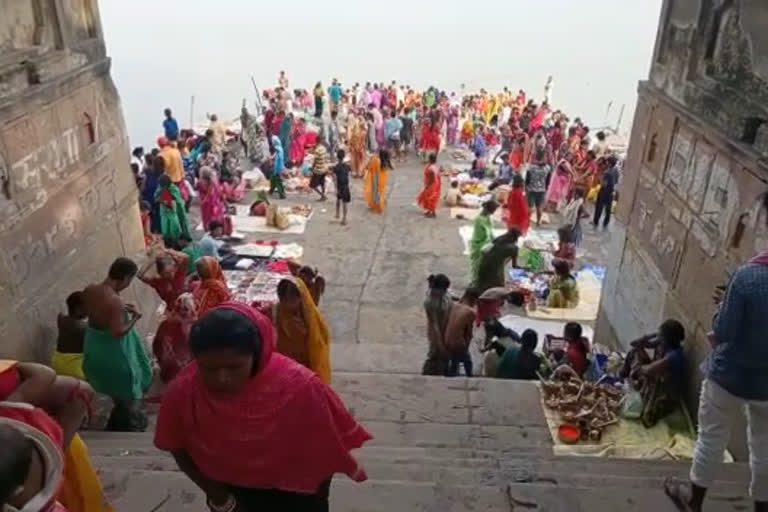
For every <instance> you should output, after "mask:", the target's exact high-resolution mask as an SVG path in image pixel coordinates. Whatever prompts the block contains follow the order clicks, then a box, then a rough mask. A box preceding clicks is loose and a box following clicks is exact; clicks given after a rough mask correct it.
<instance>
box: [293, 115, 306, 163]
mask: <svg viewBox="0 0 768 512" xmlns="http://www.w3.org/2000/svg"><path fill="white" fill-rule="evenodd" d="M306 143H307V128H306V124H305V123H304V119H302V118H301V117H299V118H298V119H297V121H296V123H295V124H294V125H293V136H292V137H291V158H290V160H291V162H293V165H295V166H297V167H300V166H301V164H302V163H303V162H304V156H305V155H306V150H305V146H306Z"/></svg>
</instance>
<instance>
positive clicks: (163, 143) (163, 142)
mask: <svg viewBox="0 0 768 512" xmlns="http://www.w3.org/2000/svg"><path fill="white" fill-rule="evenodd" d="M167 145H168V139H167V138H166V137H158V138H157V147H159V148H160V149H163V148H164V147H165V146H167Z"/></svg>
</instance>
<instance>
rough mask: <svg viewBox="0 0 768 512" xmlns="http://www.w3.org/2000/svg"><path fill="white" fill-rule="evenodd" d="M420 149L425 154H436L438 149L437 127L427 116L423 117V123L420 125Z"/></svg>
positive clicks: (438, 136)
mask: <svg viewBox="0 0 768 512" xmlns="http://www.w3.org/2000/svg"><path fill="white" fill-rule="evenodd" d="M421 150H422V151H423V152H424V154H425V155H427V154H429V153H435V154H437V152H438V151H440V132H439V128H437V127H436V126H434V125H433V124H432V121H431V120H430V118H429V116H427V117H426V118H425V119H424V124H423V125H422V127H421Z"/></svg>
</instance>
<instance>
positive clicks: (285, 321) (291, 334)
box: [274, 279, 331, 384]
mask: <svg viewBox="0 0 768 512" xmlns="http://www.w3.org/2000/svg"><path fill="white" fill-rule="evenodd" d="M293 282H294V284H295V285H296V288H298V289H299V294H300V295H301V314H302V316H303V320H304V321H303V325H297V322H296V318H295V316H294V315H292V314H291V313H290V312H287V311H285V310H281V308H280V305H279V304H278V305H277V309H276V313H275V315H274V316H275V318H274V320H275V327H276V328H277V336H278V340H277V346H278V351H279V352H280V353H282V354H285V355H289V354H292V353H306V361H298V362H300V363H302V364H305V365H306V366H307V367H308V368H309V369H310V370H312V371H313V372H315V373H316V374H317V375H318V376H319V377H320V380H321V381H323V382H324V383H325V384H330V383H331V332H330V329H329V328H328V324H327V323H326V321H325V318H323V315H322V314H321V313H320V310H319V309H317V306H316V305H315V301H314V299H313V298H312V294H311V293H310V292H309V289H308V288H307V285H306V284H304V281H302V280H301V279H296V280H294V281H293Z"/></svg>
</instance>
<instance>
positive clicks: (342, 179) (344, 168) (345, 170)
mask: <svg viewBox="0 0 768 512" xmlns="http://www.w3.org/2000/svg"><path fill="white" fill-rule="evenodd" d="M345 156H346V153H344V150H343V149H340V150H338V151H337V152H336V159H337V162H338V163H337V164H336V165H335V166H334V167H333V179H334V181H335V182H336V216H335V218H336V219H338V218H339V210H342V211H343V214H342V217H341V225H342V226H344V225H346V224H347V205H348V204H349V202H350V201H351V200H352V194H350V192H349V173H350V172H351V171H352V169H350V167H349V165H348V164H347V163H346V162H345V161H344V157H345Z"/></svg>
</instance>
